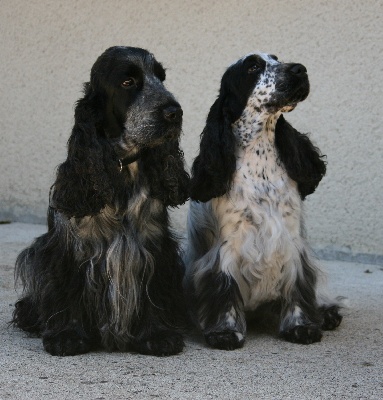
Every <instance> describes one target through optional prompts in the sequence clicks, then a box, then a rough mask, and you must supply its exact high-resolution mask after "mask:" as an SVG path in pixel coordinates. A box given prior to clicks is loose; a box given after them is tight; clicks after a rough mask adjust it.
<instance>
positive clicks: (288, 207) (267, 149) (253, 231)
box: [217, 135, 301, 309]
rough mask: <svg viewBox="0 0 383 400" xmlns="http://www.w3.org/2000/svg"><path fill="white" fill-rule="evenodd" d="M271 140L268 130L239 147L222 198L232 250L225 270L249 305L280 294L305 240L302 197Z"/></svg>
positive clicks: (227, 249)
mask: <svg viewBox="0 0 383 400" xmlns="http://www.w3.org/2000/svg"><path fill="white" fill-rule="evenodd" d="M272 139H273V137H272V138H270V137H268V136H266V135H265V137H261V138H258V139H257V140H255V141H253V142H252V143H251V144H250V145H249V146H248V147H246V148H245V149H243V148H239V149H238V153H237V171H236V174H235V177H234V181H233V186H232V189H231V191H230V192H229V193H228V195H227V196H224V197H221V198H220V200H219V202H217V212H218V214H219V218H218V219H219V221H220V229H221V234H222V236H223V239H224V240H225V242H224V245H223V247H224V249H223V251H225V252H226V254H231V257H230V258H231V265H229V263H227V264H226V263H225V261H224V262H223V269H224V270H226V271H228V272H230V274H231V275H232V276H233V277H234V278H235V279H236V281H237V283H238V285H239V288H240V290H241V293H242V297H243V299H244V301H245V307H247V308H250V309H251V308H253V305H256V304H258V303H260V302H262V301H266V300H272V299H274V298H277V297H278V296H279V294H280V285H281V282H282V281H283V280H284V279H285V277H284V276H283V274H284V273H285V272H284V271H283V266H284V265H285V264H287V263H288V262H289V260H290V259H291V258H293V257H294V254H293V253H294V251H295V249H296V248H297V247H299V241H300V220H301V200H300V197H299V194H298V191H297V188H296V183H295V182H294V181H292V180H291V179H290V178H289V176H288V175H287V173H286V171H285V169H284V167H283V165H281V164H280V162H279V161H278V156H277V153H276V149H275V147H274V143H273V140H272ZM255 288H256V290H254V289H255Z"/></svg>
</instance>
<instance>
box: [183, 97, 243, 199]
mask: <svg viewBox="0 0 383 400" xmlns="http://www.w3.org/2000/svg"><path fill="white" fill-rule="evenodd" d="M229 111H230V110H229V106H228V104H227V102H226V100H225V99H224V98H223V96H222V94H221V95H220V96H219V97H218V98H217V100H216V101H215V102H214V104H213V105H212V107H211V108H210V112H209V115H208V117H207V121H206V126H205V128H204V130H203V132H202V134H201V143H200V152H199V155H198V156H197V157H196V159H195V160H194V163H193V167H192V179H191V189H190V197H191V199H192V200H197V201H203V202H206V201H208V200H210V199H212V198H213V197H219V196H222V195H224V194H225V193H226V192H227V191H228V190H229V189H230V185H231V180H232V176H233V174H234V172H235V166H236V158H235V154H234V150H235V137H234V134H233V132H232V128H231V119H232V118H231V115H230V114H229Z"/></svg>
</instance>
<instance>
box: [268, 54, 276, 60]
mask: <svg viewBox="0 0 383 400" xmlns="http://www.w3.org/2000/svg"><path fill="white" fill-rule="evenodd" d="M270 58H272V59H273V60H275V61H278V57H277V56H275V55H274V54H270Z"/></svg>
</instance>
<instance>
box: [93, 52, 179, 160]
mask: <svg viewBox="0 0 383 400" xmlns="http://www.w3.org/2000/svg"><path fill="white" fill-rule="evenodd" d="M165 76H166V75H165V70H164V68H163V67H162V65H161V64H160V63H159V62H158V61H157V60H156V59H155V58H154V56H153V54H151V53H149V52H148V51H146V50H144V49H140V48H133V47H122V46H115V47H111V48H109V49H107V50H106V51H105V52H104V53H103V54H101V56H100V57H99V58H98V59H97V61H96V62H95V64H94V65H93V67H92V70H91V79H90V82H89V83H88V84H87V85H86V90H87V91H89V93H90V94H91V95H93V96H95V97H100V101H101V103H102V104H101V107H102V114H103V128H104V131H105V135H106V136H107V138H108V139H110V141H111V142H112V143H114V147H115V150H116V152H117V153H118V155H119V157H120V158H124V157H129V156H132V155H134V153H137V152H139V151H140V150H141V149H143V148H146V147H154V146H156V145H160V144H162V143H164V142H166V141H168V140H172V139H177V138H178V136H179V135H180V133H181V125H182V109H181V106H180V105H179V103H178V102H177V101H176V100H175V98H174V96H173V95H172V94H171V93H170V92H169V91H168V90H167V89H166V88H165V86H164V83H163V82H164V80H165Z"/></svg>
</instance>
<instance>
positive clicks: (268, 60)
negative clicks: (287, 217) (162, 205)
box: [191, 53, 325, 201]
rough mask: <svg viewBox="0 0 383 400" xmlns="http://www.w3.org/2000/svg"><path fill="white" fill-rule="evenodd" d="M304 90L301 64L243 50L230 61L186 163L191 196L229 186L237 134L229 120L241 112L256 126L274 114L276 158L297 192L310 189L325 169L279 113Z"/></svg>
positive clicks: (221, 192) (303, 193)
mask: <svg viewBox="0 0 383 400" xmlns="http://www.w3.org/2000/svg"><path fill="white" fill-rule="evenodd" d="M309 91H310V85H309V80H308V76H307V71H306V68H305V67H304V66H303V65H302V64H296V63H282V62H280V61H278V58H277V57H276V56H274V55H269V54H264V53H254V54H250V55H247V56H245V57H242V58H241V59H240V60H238V61H237V62H235V63H234V64H232V65H231V66H230V67H229V68H228V69H227V70H226V72H225V73H224V75H223V77H222V80H221V86H220V91H219V96H218V98H217V99H216V101H215V102H214V104H213V105H212V107H211V109H210V112H209V115H208V118H207V121H206V126H205V128H204V130H203V132H202V135H201V143H200V153H199V155H198V156H197V157H196V159H195V160H194V163H193V168H192V173H193V175H192V180H191V198H192V199H194V200H199V201H208V200H210V199H211V198H214V197H219V196H222V195H224V194H225V193H226V192H227V191H228V190H229V189H230V186H231V183H232V178H233V175H234V173H235V170H236V162H237V160H236V156H235V149H236V146H237V144H238V140H239V138H237V137H235V135H234V133H233V124H234V123H235V122H236V121H239V119H240V118H243V119H244V120H247V121H250V122H251V124H250V125H252V126H253V127H255V126H256V125H257V124H258V128H259V127H260V125H262V124H263V123H264V121H265V120H267V119H268V118H269V117H270V116H275V118H278V117H279V118H278V122H277V124H276V127H275V145H276V147H277V151H278V153H279V156H280V159H281V161H282V162H283V163H284V164H285V167H286V169H287V171H288V173H289V175H290V177H291V178H292V179H294V180H296V181H297V182H298V188H299V191H300V193H301V196H302V198H304V197H305V196H307V195H308V194H310V193H312V192H313V191H314V190H315V188H316V186H317V185H318V183H319V181H320V180H321V179H322V177H323V175H324V173H325V164H324V162H323V161H322V160H321V157H320V153H319V150H318V149H316V148H315V147H314V146H313V145H312V144H311V142H310V141H309V139H308V138H307V137H306V136H305V135H302V134H300V133H299V132H298V131H296V130H295V129H294V128H292V127H291V125H289V124H288V123H287V122H286V121H285V119H284V118H283V116H282V115H280V114H281V113H282V112H287V111H291V110H293V109H294V108H295V107H296V105H297V104H298V103H299V102H301V101H303V100H305V99H306V97H307V96H308V94H309ZM241 139H243V138H241Z"/></svg>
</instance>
